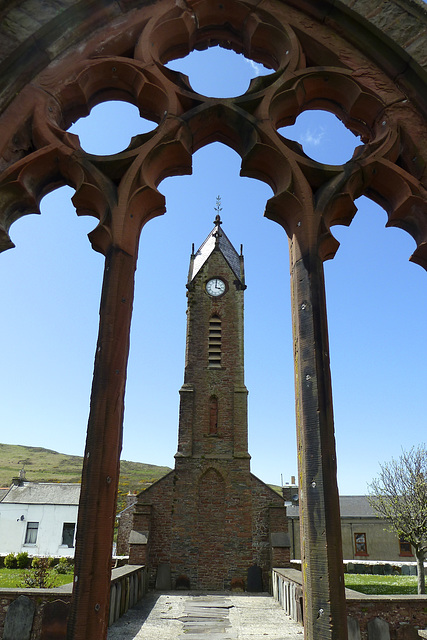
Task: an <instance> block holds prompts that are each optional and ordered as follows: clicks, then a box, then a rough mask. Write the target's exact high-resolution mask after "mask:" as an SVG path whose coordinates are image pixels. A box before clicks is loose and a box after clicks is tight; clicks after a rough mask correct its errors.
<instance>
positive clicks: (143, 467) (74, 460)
mask: <svg viewBox="0 0 427 640" xmlns="http://www.w3.org/2000/svg"><path fill="white" fill-rule="evenodd" d="M82 464H83V458H82V457H81V456H69V455H67V454H65V453H58V452H57V451H51V450H50V449H43V448H42V447H24V446H21V445H14V444H0V486H2V487H9V486H10V484H11V482H12V478H14V477H17V476H19V472H20V470H21V469H22V468H24V469H25V478H26V480H28V481H30V482H80V476H81V471H82ZM169 471H170V468H169V467H159V466H157V465H155V464H145V463H143V462H129V461H127V460H121V462H120V479H119V497H118V504H117V508H118V511H120V510H121V509H123V507H124V506H125V504H124V499H125V496H126V494H127V493H128V492H129V491H138V492H139V491H142V490H143V489H145V488H146V487H147V484H151V483H152V482H154V481H155V480H158V479H159V478H162V477H163V476H164V475H166V474H167V473H169Z"/></svg>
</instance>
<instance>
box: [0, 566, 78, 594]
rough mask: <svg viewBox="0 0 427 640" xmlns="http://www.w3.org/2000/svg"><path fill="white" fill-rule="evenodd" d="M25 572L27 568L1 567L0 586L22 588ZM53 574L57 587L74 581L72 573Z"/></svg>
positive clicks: (3, 587)
mask: <svg viewBox="0 0 427 640" xmlns="http://www.w3.org/2000/svg"><path fill="white" fill-rule="evenodd" d="M24 574H25V569H5V568H2V569H0V588H2V589H15V588H21V587H22V581H23V576H24ZM53 575H54V576H55V587H60V586H61V585H63V584H67V583H68V582H72V581H73V574H72V573H64V574H57V573H53Z"/></svg>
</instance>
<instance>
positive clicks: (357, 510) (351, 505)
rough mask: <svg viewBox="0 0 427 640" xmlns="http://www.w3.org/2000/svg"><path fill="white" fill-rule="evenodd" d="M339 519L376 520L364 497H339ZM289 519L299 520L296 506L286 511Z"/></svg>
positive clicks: (376, 515) (374, 513) (375, 514)
mask: <svg viewBox="0 0 427 640" xmlns="http://www.w3.org/2000/svg"><path fill="white" fill-rule="evenodd" d="M340 511H341V518H378V514H377V513H376V512H375V511H374V509H373V508H372V507H371V505H370V504H369V502H368V498H367V497H366V496H340ZM286 512H287V514H288V517H289V518H299V510H298V505H292V507H288V508H287V510H286Z"/></svg>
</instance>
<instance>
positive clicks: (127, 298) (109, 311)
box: [67, 246, 137, 640]
mask: <svg viewBox="0 0 427 640" xmlns="http://www.w3.org/2000/svg"><path fill="white" fill-rule="evenodd" d="M136 253H137V252H136V251H135V255H129V254H127V253H126V252H124V251H123V250H121V249H119V248H117V247H115V246H111V247H110V248H109V249H108V251H107V252H106V258H105V270H104V282H103V288H102V297H101V306H100V324H99V335H98V343H97V347H96V356H95V368H94V376H93V383H92V394H91V403H90V414H89V421H88V429H87V439H86V449H85V456H84V463H83V473H82V488H81V496H80V505H79V516H78V523H77V540H76V554H75V573H74V575H75V577H74V591H73V600H72V608H71V613H70V619H69V623H68V630H67V638H68V639H69V640H104V639H105V638H106V637H107V625H108V609H109V603H110V580H111V554H112V545H113V529H114V520H115V515H116V501H117V487H118V480H119V470H120V452H121V448H122V429H123V412H124V393H125V382H126V367H127V360H128V353H129V332H130V323H131V315H132V304H133V296H134V273H135V268H136Z"/></svg>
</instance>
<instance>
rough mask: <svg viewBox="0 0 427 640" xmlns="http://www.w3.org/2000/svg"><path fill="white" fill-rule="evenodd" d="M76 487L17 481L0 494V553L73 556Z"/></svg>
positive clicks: (77, 495)
mask: <svg viewBox="0 0 427 640" xmlns="http://www.w3.org/2000/svg"><path fill="white" fill-rule="evenodd" d="M79 496H80V485H79V484H71V483H47V482H46V483H44V482H41V483H37V482H26V481H25V480H22V479H17V480H16V481H15V484H12V486H11V487H10V488H9V489H7V490H5V491H2V495H1V494H0V554H1V555H6V554H8V553H15V554H16V553H20V552H21V551H26V552H27V553H28V555H29V556H68V557H74V540H75V534H76V524H77V511H78V505H79Z"/></svg>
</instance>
